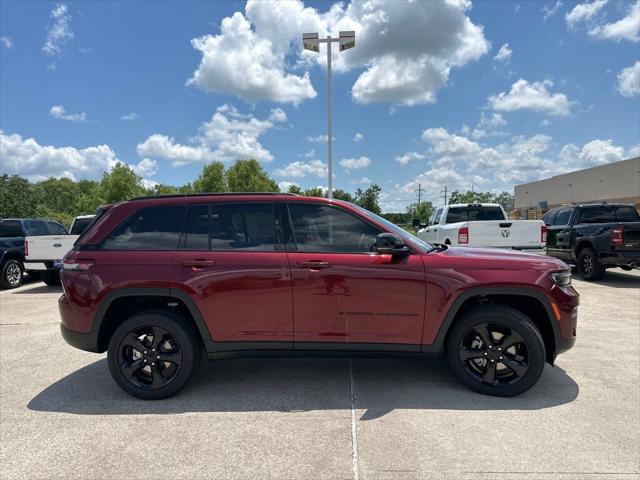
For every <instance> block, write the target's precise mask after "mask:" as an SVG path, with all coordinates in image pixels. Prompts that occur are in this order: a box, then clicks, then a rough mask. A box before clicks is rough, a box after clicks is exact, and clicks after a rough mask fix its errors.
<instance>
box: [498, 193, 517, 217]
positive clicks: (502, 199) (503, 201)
mask: <svg viewBox="0 0 640 480" xmlns="http://www.w3.org/2000/svg"><path fill="white" fill-rule="evenodd" d="M494 201H495V203H499V204H500V205H502V208H504V209H505V211H506V212H507V213H509V212H510V211H511V210H513V208H514V205H515V203H514V198H513V195H512V194H511V193H509V192H502V193H499V194H498V195H496V196H495V199H494Z"/></svg>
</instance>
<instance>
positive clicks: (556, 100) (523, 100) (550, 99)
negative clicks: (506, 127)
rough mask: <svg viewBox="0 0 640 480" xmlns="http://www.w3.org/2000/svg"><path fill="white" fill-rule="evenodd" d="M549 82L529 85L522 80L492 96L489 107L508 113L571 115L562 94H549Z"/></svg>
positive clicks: (567, 102) (551, 84)
mask: <svg viewBox="0 0 640 480" xmlns="http://www.w3.org/2000/svg"><path fill="white" fill-rule="evenodd" d="M552 86H553V82H552V81H551V80H544V81H542V82H533V83H529V82H527V81H526V80H524V79H523V78H521V79H520V80H518V81H517V82H515V83H514V84H513V85H512V86H511V90H510V91H509V92H508V93H507V92H501V93H499V94H498V95H492V96H490V97H489V98H488V100H489V106H490V107H491V108H492V109H494V110H499V111H505V112H510V111H514V110H533V111H536V112H542V113H546V114H549V115H556V116H564V115H569V114H570V113H571V102H569V99H568V98H567V96H566V95H565V94H564V93H550V92H549V90H548V88H551V87H552Z"/></svg>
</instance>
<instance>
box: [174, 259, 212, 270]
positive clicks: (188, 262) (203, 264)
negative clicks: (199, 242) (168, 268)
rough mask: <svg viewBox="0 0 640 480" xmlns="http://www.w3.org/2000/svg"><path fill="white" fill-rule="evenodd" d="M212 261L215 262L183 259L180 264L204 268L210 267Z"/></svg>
mask: <svg viewBox="0 0 640 480" xmlns="http://www.w3.org/2000/svg"><path fill="white" fill-rule="evenodd" d="M214 263H215V262H214V261H213V260H200V259H196V260H183V261H182V266H183V267H191V268H205V267H212V266H213V264H214Z"/></svg>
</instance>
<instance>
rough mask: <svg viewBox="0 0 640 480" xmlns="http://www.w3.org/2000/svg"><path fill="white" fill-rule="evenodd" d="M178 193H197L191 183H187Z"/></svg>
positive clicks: (179, 188)
mask: <svg viewBox="0 0 640 480" xmlns="http://www.w3.org/2000/svg"><path fill="white" fill-rule="evenodd" d="M178 192H179V193H196V192H195V190H194V189H193V185H192V184H190V183H186V184H184V185H182V186H181V187H178Z"/></svg>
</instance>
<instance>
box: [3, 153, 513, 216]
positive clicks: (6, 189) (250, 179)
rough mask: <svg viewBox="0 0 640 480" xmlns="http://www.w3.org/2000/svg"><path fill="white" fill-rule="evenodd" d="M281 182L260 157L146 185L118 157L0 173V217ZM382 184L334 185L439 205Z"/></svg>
mask: <svg viewBox="0 0 640 480" xmlns="http://www.w3.org/2000/svg"><path fill="white" fill-rule="evenodd" d="M278 191H280V189H279V187H278V184H277V182H276V181H275V180H274V179H272V178H271V177H270V176H269V174H268V173H267V172H266V171H265V170H264V168H262V165H260V163H258V162H257V161H256V160H236V161H235V162H234V163H233V164H232V165H231V166H229V167H228V168H225V166H224V165H223V164H222V163H221V162H213V163H210V164H207V165H205V166H204V167H203V169H202V172H201V173H200V175H199V176H198V178H197V179H196V180H195V181H194V182H193V183H186V184H184V185H181V186H175V185H167V184H155V185H154V186H152V187H145V186H144V182H143V181H142V178H141V177H140V176H139V175H137V174H136V173H135V172H134V171H133V170H132V169H131V168H130V167H129V166H128V165H125V164H122V163H118V164H116V165H115V166H114V167H113V168H112V169H111V170H110V171H109V172H105V173H104V174H103V175H102V178H101V179H100V180H99V181H93V180H80V181H73V180H70V179H68V178H49V179H47V180H43V181H39V182H33V183H32V182H29V181H28V180H27V179H26V178H23V177H21V176H19V175H11V176H10V175H7V174H4V175H2V176H0V218H23V217H43V218H50V219H53V220H57V221H59V222H60V223H62V224H63V225H65V226H67V227H69V225H70V224H71V221H72V220H73V218H74V217H76V216H78V215H87V214H91V213H94V212H95V211H96V209H97V208H98V207H99V206H100V205H105V204H110V203H116V202H122V201H124V200H128V199H130V198H133V197H139V196H145V195H170V194H180V193H185V194H189V193H211V192H216V193H224V192H278ZM287 192H288V193H295V194H298V195H306V196H312V197H326V191H325V190H324V189H322V188H320V187H316V188H307V189H302V188H301V187H299V186H298V185H291V186H290V187H289V189H288V191H287ZM381 192H382V188H380V186H378V185H376V184H372V185H370V186H369V187H367V188H365V189H361V188H358V189H356V190H355V191H354V192H353V193H350V192H347V191H344V190H340V189H337V190H334V191H333V197H334V198H337V199H340V200H345V201H348V202H353V203H355V204H356V205H359V206H361V207H363V208H366V209H367V210H369V211H371V212H374V213H377V214H381V215H383V216H384V217H385V218H387V219H388V220H389V221H391V222H393V223H397V224H400V225H409V224H410V223H411V220H412V219H413V218H420V220H422V221H423V222H425V221H426V220H427V219H428V218H429V217H430V216H431V213H432V212H433V210H434V206H433V204H432V203H431V202H421V203H420V204H419V205H417V204H413V205H410V206H409V207H407V208H406V210H405V211H404V212H400V213H384V214H382V209H381V207H380V194H381ZM477 202H492V203H493V202H495V203H502V204H503V205H505V208H507V209H510V208H511V207H509V206H508V205H509V204H511V205H512V204H513V197H512V196H511V195H510V194H509V193H508V192H503V193H501V194H500V195H495V194H492V193H489V192H457V191H454V192H452V194H451V201H450V202H449V203H477Z"/></svg>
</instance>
